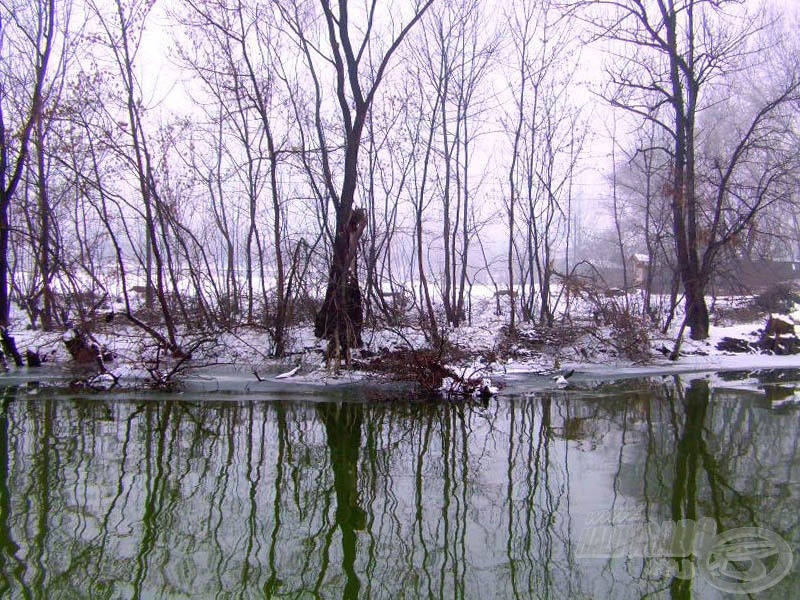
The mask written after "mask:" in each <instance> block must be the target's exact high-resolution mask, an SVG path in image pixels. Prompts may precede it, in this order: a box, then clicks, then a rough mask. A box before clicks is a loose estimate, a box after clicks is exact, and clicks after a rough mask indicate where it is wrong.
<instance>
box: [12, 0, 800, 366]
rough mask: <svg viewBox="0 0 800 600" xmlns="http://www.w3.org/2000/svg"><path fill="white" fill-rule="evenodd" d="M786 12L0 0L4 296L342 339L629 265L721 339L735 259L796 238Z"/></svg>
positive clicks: (643, 285) (434, 334)
mask: <svg viewBox="0 0 800 600" xmlns="http://www.w3.org/2000/svg"><path fill="white" fill-rule="evenodd" d="M776 6H778V5H777V4H776ZM787 10H788V9H786V8H785V7H784V8H783V9H782V10H781V9H775V8H774V7H772V5H770V4H767V5H761V4H760V3H758V2H755V1H753V2H750V1H747V2H741V1H739V0H729V1H726V0H714V1H711V0H616V1H614V2H610V1H605V0H573V1H569V0H562V1H556V0H522V1H519V2H490V1H479V0H463V1H459V2H454V1H449V0H447V1H445V0H429V1H422V0H398V1H396V2H391V1H388V0H387V1H380V2H370V1H366V0H365V1H362V2H353V1H350V2H347V1H346V0H339V2H336V0H318V1H311V0H306V1H302V0H275V1H273V2H260V1H255V0H253V1H249V0H241V1H240V0H179V1H176V2H170V3H163V4H161V3H159V2H147V1H140V0H80V1H79V0H74V1H69V0H59V1H58V2H56V1H55V0H24V1H23V0H19V1H18V0H2V2H1V3H0V28H1V29H0V96H1V97H2V98H1V99H2V105H1V108H2V113H1V114H0V144H1V146H0V178H2V180H1V183H2V186H1V189H0V324H2V325H3V326H5V327H8V326H9V325H11V324H12V316H14V315H23V316H24V317H25V318H27V320H28V321H29V323H30V324H31V325H33V326H35V327H41V328H43V329H45V330H50V329H60V328H63V327H65V326H66V325H67V324H69V323H79V324H81V325H82V326H84V327H89V326H90V325H91V323H92V322H93V320H94V319H97V317H98V315H99V314H101V313H103V312H108V311H110V310H111V308H110V307H112V306H113V307H115V308H114V310H116V312H117V313H118V314H120V315H121V317H124V318H126V320H127V322H129V323H132V324H134V325H135V326H137V327H139V328H140V329H141V330H142V331H143V332H145V333H146V334H147V335H149V336H151V337H152V338H153V339H155V340H157V341H158V343H159V344H161V345H162V346H163V348H164V349H166V350H169V351H170V352H171V353H172V354H173V355H174V356H178V357H180V356H188V354H189V349H187V348H186V343H185V338H184V337H183V336H184V333H185V332H186V331H205V332H207V331H215V330H220V329H223V328H227V327H231V326H235V325H242V324H247V325H253V326H259V327H263V328H264V329H265V331H266V332H268V334H269V335H268V338H269V343H270V345H271V347H270V351H271V353H272V354H274V355H276V356H280V355H283V354H284V353H285V352H286V351H287V344H288V335H289V333H288V332H289V331H290V329H291V328H292V327H293V326H295V325H296V324H298V323H312V322H313V323H314V324H315V330H316V333H317V335H318V337H320V338H324V339H327V340H328V342H329V343H328V356H329V358H332V359H334V360H337V361H338V360H339V359H340V358H343V357H344V358H346V355H347V351H348V350H350V349H351V348H353V347H355V346H358V345H360V343H361V339H360V338H361V327H362V326H363V325H364V323H367V322H378V323H384V324H388V325H390V326H394V325H417V326H420V327H421V328H422V329H423V330H424V331H425V333H426V337H428V339H429V340H431V341H435V340H437V339H439V337H440V335H441V331H442V329H443V328H445V327H453V326H459V325H462V324H464V323H467V322H469V320H470V319H471V314H472V313H471V307H472V302H471V301H472V293H473V291H474V290H475V289H476V286H489V287H490V288H491V290H492V291H493V292H494V293H495V296H496V309H497V312H498V314H501V315H504V317H505V318H506V319H507V321H508V326H509V328H510V330H512V331H513V330H514V329H515V328H517V327H519V326H520V324H522V323H532V324H536V325H545V326H547V325H553V323H554V321H555V320H556V319H558V318H561V317H562V316H565V315H566V316H569V314H570V311H571V310H572V307H573V303H574V302H575V299H576V298H577V297H578V296H580V295H581V294H584V295H586V294H589V295H591V294H596V293H597V292H598V291H601V292H602V291H605V290H606V289H607V288H609V287H616V288H620V289H621V290H622V291H623V292H632V291H634V290H638V292H637V295H636V297H637V298H639V299H640V301H637V302H635V303H634V302H630V303H629V302H628V300H627V298H628V297H627V296H626V301H625V306H626V310H628V311H630V312H637V313H639V314H640V315H641V316H648V317H650V318H651V319H652V321H653V323H654V324H658V325H660V326H664V327H666V326H668V325H669V323H670V322H671V321H672V320H673V319H674V318H675V309H676V307H677V306H678V305H679V303H681V302H684V303H685V309H686V310H685V311H684V313H682V314H685V315H686V318H685V326H686V327H687V328H688V330H689V332H690V334H691V335H692V337H694V338H697V339H702V338H705V337H707V336H708V331H709V316H708V308H707V305H706V297H707V296H708V294H709V293H711V292H715V291H718V290H720V289H723V288H724V289H725V290H727V291H728V292H736V291H742V290H744V288H742V287H737V286H736V285H735V284H736V281H735V279H736V277H735V276H736V273H737V272H738V273H741V272H742V271H741V269H738V268H737V267H736V265H754V264H777V263H776V262H775V261H785V262H788V261H793V260H794V259H796V258H797V254H798V250H799V249H798V219H797V215H798V211H797V206H796V204H797V200H798V173H800V170H799V169H798V161H800V153H799V152H798V148H800V145H799V144H798V142H800V138H799V137H798V119H799V118H800V105H799V103H798V82H799V81H800V80H799V77H800V71H799V70H798V51H797V50H798V33H797V32H798V31H800V29H798V28H797V19H796V15H792V14H787ZM154 48H159V50H154ZM167 48H168V50H163V52H162V50H161V49H167ZM165 65H166V67H165ZM637 260H638V263H636V261H637ZM632 261H633V262H632ZM758 261H772V262H771V263H770V262H766V263H764V262H762V263H759V262H758ZM642 265H644V268H642ZM732 276H733V277H732ZM743 283H746V282H743ZM721 286H722V287H721ZM19 324H20V322H19V321H14V325H15V326H19Z"/></svg>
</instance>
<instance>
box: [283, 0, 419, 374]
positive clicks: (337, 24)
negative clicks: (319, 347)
mask: <svg viewBox="0 0 800 600" xmlns="http://www.w3.org/2000/svg"><path fill="white" fill-rule="evenodd" d="M431 4H433V0H426V1H424V2H422V1H419V2H415V3H414V4H413V6H412V8H411V16H410V17H409V19H408V21H407V22H406V23H405V24H402V25H399V26H397V27H393V26H394V23H395V21H394V16H393V15H392V16H390V19H389V26H390V27H389V29H390V31H389V32H386V36H390V37H384V39H383V40H382V41H383V42H385V43H384V44H383V46H381V43H379V42H378V41H377V37H378V36H377V35H376V31H375V26H376V23H377V22H378V21H379V20H382V18H381V19H379V18H378V17H379V16H381V15H379V14H378V10H379V8H380V10H386V11H389V14H390V15H391V11H392V8H397V7H396V6H395V7H378V6H377V3H376V2H371V3H368V5H367V10H366V13H361V14H358V15H354V14H352V13H351V11H350V3H349V2H348V0H338V2H336V3H335V4H334V3H333V2H331V1H330V0H320V8H321V11H322V15H321V17H322V29H324V32H322V33H321V39H320V40H312V39H309V32H310V31H311V30H313V27H311V23H310V21H309V20H308V18H307V15H302V14H301V10H300V9H299V7H298V5H297V4H296V3H294V4H293V3H290V2H279V3H278V5H279V8H280V10H281V12H282V16H283V19H284V22H285V23H286V25H287V27H288V28H289V29H290V30H291V33H292V35H293V36H294V38H295V40H296V42H297V45H298V47H299V49H300V50H301V52H302V54H303V56H304V57H305V63H306V64H305V66H306V68H307V69H308V71H309V75H310V76H311V80H312V81H313V85H314V89H315V94H316V102H315V103H316V106H317V107H319V106H320V104H321V102H322V99H323V90H322V85H323V84H322V82H321V72H320V66H319V60H318V56H319V54H318V53H320V52H321V51H322V48H323V47H324V48H325V49H326V51H327V52H326V53H324V54H323V57H324V63H326V64H327V65H328V66H330V67H331V68H332V70H333V73H332V76H333V79H334V82H335V83H334V89H335V97H336V104H337V107H338V111H337V114H336V119H337V125H338V126H339V127H340V132H339V134H340V135H341V142H340V144H333V143H331V141H330V140H329V138H328V136H326V135H325V133H324V132H323V122H322V114H321V112H320V110H319V109H318V110H317V112H316V129H317V133H318V140H317V141H318V142H319V144H320V152H321V155H322V165H323V175H324V176H323V178H322V179H323V181H322V183H323V186H324V188H325V193H326V195H327V197H328V198H329V199H330V202H331V203H332V204H333V208H334V216H335V230H334V233H333V236H332V240H331V242H332V252H331V264H330V270H329V273H328V285H327V289H326V293H325V301H324V302H323V306H322V308H321V309H320V311H319V313H318V314H317V317H316V320H315V327H314V332H315V334H316V335H317V337H320V338H326V339H327V340H328V351H327V355H328V358H329V359H333V360H335V361H336V363H337V364H338V362H339V360H340V359H341V358H345V360H347V358H348V355H349V350H350V349H351V348H354V347H358V346H360V345H361V327H362V320H363V309H362V300H361V291H360V288H359V284H358V279H357V276H356V270H355V264H356V255H357V248H358V240H359V238H360V237H361V234H362V233H363V231H364V228H365V227H366V225H367V217H366V214H365V211H364V209H363V208H358V207H356V205H355V200H356V191H357V188H358V173H359V154H360V150H361V141H362V135H363V133H364V127H365V125H366V121H367V116H368V115H369V112H370V109H371V108H372V103H373V100H374V99H375V95H376V93H377V91H378V88H379V86H380V84H381V81H382V80H383V78H384V75H385V74H386V70H387V68H388V66H389V62H390V60H391V58H392V55H393V54H394V53H395V52H396V51H397V49H398V47H399V46H400V44H401V43H402V42H403V40H404V39H405V37H406V36H407V35H408V32H409V31H410V30H411V29H412V28H413V27H414V25H415V24H416V23H417V22H418V21H419V20H420V19H421V18H422V15H423V14H424V13H425V11H426V10H427V9H428V8H429V7H430V6H431ZM400 12H401V13H402V11H400ZM353 18H355V19H356V22H353V21H352V19H353ZM339 146H340V147H342V152H343V157H342V161H341V163H342V173H341V177H340V178H339V177H336V176H335V175H334V171H333V168H334V166H333V164H332V161H331V154H332V153H333V152H334V149H335V148H336V147H339Z"/></svg>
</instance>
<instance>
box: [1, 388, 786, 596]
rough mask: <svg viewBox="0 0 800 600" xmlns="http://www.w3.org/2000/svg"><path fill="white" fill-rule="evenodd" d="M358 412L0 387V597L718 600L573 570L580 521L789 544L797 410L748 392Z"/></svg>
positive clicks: (642, 578) (705, 590)
mask: <svg viewBox="0 0 800 600" xmlns="http://www.w3.org/2000/svg"><path fill="white" fill-rule="evenodd" d="M730 379H731V381H737V382H738V381H739V380H738V379H736V378H733V377H731V378H730ZM787 379H788V380H791V379H792V378H791V377H789V378H787V377H783V378H775V377H771V378H765V379H764V380H763V381H764V383H765V385H767V386H768V385H772V384H773V383H774V382H775V381H780V382H781V385H783V386H787V385H791V381H789V383H787ZM795 379H796V377H795ZM767 389H768V388H767ZM368 393H369V392H364V391H363V390H362V391H361V392H354V393H353V394H354V396H358V395H359V394H361V395H362V396H363V395H364V394H368ZM782 397H783V396H782ZM765 398H766V399H765ZM363 400H365V398H363V397H353V398H351V399H350V401H348V400H345V399H342V398H338V399H336V400H335V401H331V400H330V398H328V399H325V398H322V400H321V401H319V402H310V401H281V400H276V401H272V402H255V401H247V400H244V399H242V398H239V399H235V400H230V401H225V402H222V401H208V399H207V398H197V399H196V400H195V401H192V400H189V399H186V398H182V399H180V400H178V399H176V397H169V396H167V397H159V398H151V399H148V398H134V399H130V398H128V399H127V400H126V399H122V398H112V397H107V398H103V397H100V396H92V397H68V396H64V395H60V394H55V393H53V394H49V395H48V393H42V394H40V395H38V396H31V395H29V394H28V393H27V390H26V389H18V388H11V387H9V388H5V389H4V390H3V395H2V410H0V597H11V598H93V599H94V598H265V597H266V598H420V597H427V598H486V597H497V598H582V597H583V598H594V597H612V596H613V597H619V598H641V597H665V598H689V597H698V598H699V597H703V598H705V597H722V594H721V593H720V592H718V591H717V590H716V589H715V588H714V587H713V586H711V585H709V584H708V582H706V581H705V580H703V579H702V578H701V577H699V576H697V575H696V576H695V577H693V578H692V579H682V578H681V577H680V576H674V575H675V574H674V573H673V574H670V572H668V571H664V572H659V569H658V568H655V569H654V568H652V567H653V566H654V565H655V566H658V559H653V558H647V557H645V558H642V557H622V558H594V559H587V558H576V549H577V546H578V544H579V540H580V535H581V531H582V530H583V529H584V528H585V527H586V525H587V517H589V515H590V514H594V515H597V514H608V515H611V518H616V517H614V515H624V514H626V511H628V514H631V513H632V512H635V513H636V514H638V515H640V516H641V518H643V519H645V520H646V521H647V522H653V523H661V522H664V521H680V520H681V519H692V520H697V519H699V518H701V517H709V518H711V519H713V520H714V522H716V524H717V528H718V530H719V531H725V530H729V529H733V528H737V527H745V526H761V527H766V528H769V529H771V530H773V531H775V532H777V533H778V534H779V535H781V536H782V537H783V538H784V539H785V540H786V541H787V542H788V543H789V545H790V546H791V547H792V548H793V549H796V548H797V547H798V540H800V531H798V522H797V518H796V509H797V506H798V500H800V489H799V488H800V485H799V484H800V456H798V433H799V432H798V411H797V410H796V409H788V410H787V409H782V410H780V411H778V410H773V409H772V406H771V404H770V401H769V397H768V396H766V395H765V392H764V391H759V390H758V389H756V388H755V387H754V388H753V389H735V388H729V389H723V388H717V389H712V387H711V386H710V385H709V382H708V381H707V380H705V379H696V380H694V381H691V382H686V381H683V380H681V379H680V378H674V379H663V380H662V379H660V378H657V379H653V380H641V381H630V382H626V383H624V384H603V385H598V386H597V387H596V388H592V389H583V390H578V391H574V392H566V391H559V392H554V393H543V394H539V395H536V396H524V395H515V396H508V397H501V398H499V399H497V400H493V401H491V402H489V403H488V404H483V405H482V404H469V403H467V404H463V403H451V402H425V401H408V400H396V401H393V402H387V401H385V400H384V401H381V402H377V403H372V402H364V401H363ZM689 562H691V561H687V562H686V563H685V564H684V563H680V566H681V568H682V569H683V572H684V573H685V572H687V570H690V569H691V567H692V565H691V564H689ZM797 562H798V561H797V560H796V561H795V563H797ZM798 583H800V577H798V569H797V565H796V564H795V567H793V570H792V571H791V572H790V574H789V575H788V576H787V577H786V579H784V580H783V581H781V582H780V583H779V584H777V585H776V586H775V587H773V588H770V589H769V590H767V591H765V592H763V595H764V596H766V597H772V596H774V597H785V596H787V595H790V594H787V592H789V591H791V590H792V589H796V586H797V584H798ZM759 597H761V596H759Z"/></svg>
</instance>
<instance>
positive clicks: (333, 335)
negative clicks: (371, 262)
mask: <svg viewBox="0 0 800 600" xmlns="http://www.w3.org/2000/svg"><path fill="white" fill-rule="evenodd" d="M366 225H367V215H366V212H365V211H364V210H363V209H360V208H357V209H355V210H353V211H351V213H350V215H349V217H348V218H347V221H346V224H345V226H344V227H338V228H337V230H336V236H335V238H334V242H333V257H332V259H331V268H330V272H329V274H328V287H327V290H326V291H325V301H324V302H323V304H322V308H321V309H320V311H319V313H317V316H316V319H315V321H314V335H315V336H317V337H318V338H323V337H324V338H326V339H327V340H328V351H327V356H326V358H327V360H328V361H330V360H331V359H334V360H335V361H336V366H337V367H338V364H339V361H340V360H341V358H342V357H344V359H345V362H346V363H349V351H350V349H351V348H360V347H361V346H362V340H361V329H362V327H363V324H364V316H363V308H362V303H361V290H360V289H359V286H358V273H357V269H356V258H357V253H358V241H359V239H360V238H361V234H362V233H363V232H364V228H365V227H366Z"/></svg>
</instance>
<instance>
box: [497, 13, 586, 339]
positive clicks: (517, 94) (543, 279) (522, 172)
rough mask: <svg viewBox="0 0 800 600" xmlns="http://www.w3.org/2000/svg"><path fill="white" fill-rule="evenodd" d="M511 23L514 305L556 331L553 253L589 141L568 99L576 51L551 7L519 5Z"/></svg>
mask: <svg viewBox="0 0 800 600" xmlns="http://www.w3.org/2000/svg"><path fill="white" fill-rule="evenodd" d="M509 20H510V21H511V32H512V37H513V39H514V40H515V42H516V43H515V46H514V47H515V50H516V52H517V53H518V54H517V56H516V57H515V71H514V80H513V82H512V92H513V94H514V113H513V114H512V115H510V116H509V117H508V120H507V129H508V130H509V132H510V137H511V157H510V166H509V200H508V202H507V206H508V209H509V210H508V216H509V233H510V239H509V246H508V256H509V260H510V261H512V264H516V265H517V269H518V271H519V272H518V273H514V271H513V268H514V267H513V266H511V265H510V266H509V269H511V271H510V275H509V277H510V278H511V279H512V280H513V279H517V280H518V285H517V287H518V289H517V290H515V292H516V294H513V295H512V299H513V300H512V302H513V303H514V304H513V306H514V307H515V308H516V307H517V306H518V307H519V309H520V310H521V313H522V317H523V318H524V319H525V320H534V319H536V318H538V320H539V321H540V322H541V323H543V324H546V325H552V323H553V318H554V306H553V305H552V304H553V303H552V300H551V292H552V290H551V283H552V280H553V277H554V275H555V273H556V268H557V267H556V264H555V259H556V257H555V253H556V251H557V249H558V248H559V247H560V246H561V245H562V244H563V245H564V246H566V244H567V242H568V239H569V231H568V229H569V225H570V215H569V208H570V206H571V195H572V179H573V177H574V175H575V172H576V169H577V159H578V156H579V155H580V152H581V150H582V147H583V140H584V137H585V133H584V128H583V126H582V124H581V118H580V112H581V111H580V108H579V107H576V106H574V105H573V104H572V103H571V102H570V101H569V98H568V92H569V90H570V87H571V85H572V80H573V77H574V72H575V71H574V69H575V67H574V65H575V62H576V61H575V60H574V58H575V54H574V53H575V52H577V47H576V44H575V38H574V33H573V32H572V31H570V29H569V27H567V26H566V23H565V22H564V21H563V20H561V19H560V12H559V11H558V10H557V8H556V6H555V5H554V4H553V3H551V2H547V1H545V2H530V3H520V4H517V5H515V11H514V12H513V13H512V14H511V15H510V19H509ZM565 266H566V265H565ZM537 308H538V310H537ZM537 313H538V314H537Z"/></svg>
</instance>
